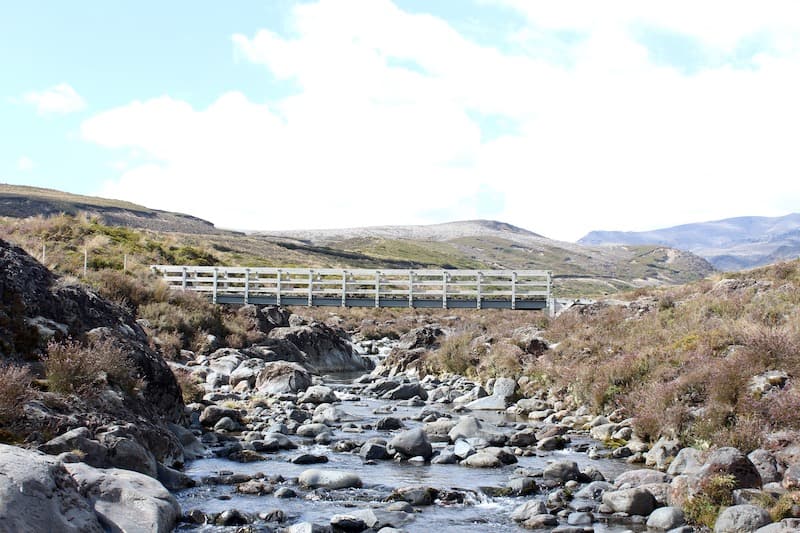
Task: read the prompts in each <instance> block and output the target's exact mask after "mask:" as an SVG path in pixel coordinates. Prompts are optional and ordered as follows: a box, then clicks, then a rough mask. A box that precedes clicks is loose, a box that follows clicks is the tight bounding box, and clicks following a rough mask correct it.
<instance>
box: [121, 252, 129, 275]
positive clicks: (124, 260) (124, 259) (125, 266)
mask: <svg viewBox="0 0 800 533" xmlns="http://www.w3.org/2000/svg"><path fill="white" fill-rule="evenodd" d="M122 271H123V272H127V271H128V254H125V255H123V256H122Z"/></svg>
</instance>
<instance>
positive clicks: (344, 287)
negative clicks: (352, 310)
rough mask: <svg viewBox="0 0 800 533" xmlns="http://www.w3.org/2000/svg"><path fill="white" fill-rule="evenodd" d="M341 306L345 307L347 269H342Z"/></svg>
mask: <svg viewBox="0 0 800 533" xmlns="http://www.w3.org/2000/svg"><path fill="white" fill-rule="evenodd" d="M342 307H347V270H342Z"/></svg>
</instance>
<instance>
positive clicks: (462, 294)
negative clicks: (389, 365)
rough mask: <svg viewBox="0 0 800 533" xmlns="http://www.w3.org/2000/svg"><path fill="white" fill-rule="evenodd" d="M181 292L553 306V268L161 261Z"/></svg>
mask: <svg viewBox="0 0 800 533" xmlns="http://www.w3.org/2000/svg"><path fill="white" fill-rule="evenodd" d="M152 268H153V270H155V271H156V272H158V273H160V274H161V275H162V276H163V278H164V280H165V281H166V282H167V283H168V284H169V285H170V287H172V288H174V289H183V290H191V291H195V292H200V293H204V294H207V295H209V296H210V297H211V300H212V301H213V302H214V303H220V304H248V303H252V304H259V305H269V304H275V305H305V306H341V307H424V308H434V307H437V308H444V309H449V308H472V309H546V308H548V307H549V305H550V303H551V297H550V296H551V295H550V293H551V286H552V285H551V275H550V272H549V271H546V270H396V269H379V270H368V269H325V268H320V269H307V268H241V267H196V266H181V265H178V266H173V265H153V267H152Z"/></svg>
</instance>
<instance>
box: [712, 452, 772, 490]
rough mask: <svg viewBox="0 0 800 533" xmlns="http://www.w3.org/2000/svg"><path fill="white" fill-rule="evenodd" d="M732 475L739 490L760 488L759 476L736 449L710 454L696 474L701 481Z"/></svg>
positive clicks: (754, 468) (753, 466)
mask: <svg viewBox="0 0 800 533" xmlns="http://www.w3.org/2000/svg"><path fill="white" fill-rule="evenodd" d="M726 474H729V475H732V476H733V477H735V478H736V481H737V487H736V488H739V489H749V488H756V489H760V488H761V475H760V474H759V473H758V470H757V469H756V467H755V465H754V464H753V463H752V461H750V459H748V458H747V456H746V455H745V454H744V453H742V452H741V451H739V450H737V449H736V448H730V447H726V448H718V449H716V450H714V451H713V452H711V454H710V455H709V456H708V457H707V458H706V462H705V464H704V465H703V467H702V468H701V469H700V471H699V472H698V476H699V477H700V478H701V479H706V478H710V477H713V476H716V475H726Z"/></svg>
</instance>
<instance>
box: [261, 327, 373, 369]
mask: <svg viewBox="0 0 800 533" xmlns="http://www.w3.org/2000/svg"><path fill="white" fill-rule="evenodd" d="M269 337H270V338H272V339H285V340H288V341H289V342H291V343H292V344H294V345H295V346H297V347H298V348H299V349H300V350H301V351H303V352H304V353H305V354H306V363H307V364H308V365H311V367H312V368H314V369H315V370H317V371H319V372H350V371H357V370H372V369H373V368H374V367H375V363H373V361H372V360H371V359H368V358H366V357H362V356H361V355H359V354H357V353H356V352H355V351H354V350H353V347H352V345H351V344H350V343H349V342H348V341H347V340H345V339H344V337H343V335H342V334H340V333H339V332H337V331H335V330H334V329H332V328H331V327H329V326H327V325H325V324H323V323H321V322H314V323H312V324H310V325H303V326H290V327H286V328H275V329H273V330H272V331H270V332H269Z"/></svg>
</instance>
